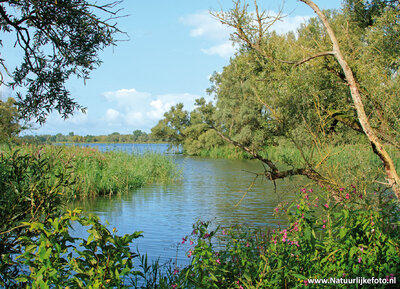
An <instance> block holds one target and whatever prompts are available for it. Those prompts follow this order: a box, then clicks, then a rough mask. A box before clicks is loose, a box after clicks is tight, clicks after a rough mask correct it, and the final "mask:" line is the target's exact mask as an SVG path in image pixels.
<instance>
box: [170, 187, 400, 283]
mask: <svg viewBox="0 0 400 289" xmlns="http://www.w3.org/2000/svg"><path fill="white" fill-rule="evenodd" d="M330 193H331V192H330ZM311 195H313V197H311ZM299 200H300V201H298V202H297V203H292V204H283V205H282V206H280V207H279V208H276V209H275V210H276V212H277V213H284V214H285V215H287V217H288V219H289V222H288V224H289V225H288V226H287V227H286V228H278V229H274V230H271V229H269V230H258V231H254V230H246V229H244V228H242V227H234V228H228V229H226V228H225V229H222V230H216V231H211V232H210V231H209V230H208V226H209V223H204V222H199V223H197V224H195V226H194V229H193V232H192V234H191V235H190V236H187V237H185V239H186V240H188V242H191V243H192V244H193V246H192V248H191V249H190V250H189V252H188V257H190V258H192V262H191V264H190V265H189V266H187V267H185V268H182V269H181V270H180V273H179V274H175V275H174V278H173V279H172V280H171V284H172V286H173V288H303V287H304V286H307V285H308V284H309V283H311V282H315V281H314V280H315V279H329V280H330V278H336V279H335V280H339V279H340V278H342V279H346V281H342V282H352V280H353V281H354V282H356V281H355V279H356V278H357V277H365V278H372V277H374V278H383V279H385V280H386V279H390V278H394V277H398V276H395V275H396V274H397V273H398V268H399V267H400V245H399V244H400V242H399V241H400V234H399V231H398V230H397V228H398V226H399V207H398V205H397V204H396V203H395V202H394V201H392V200H391V199H390V194H386V193H381V194H376V196H375V195H372V196H368V195H366V194H365V193H361V192H358V191H357V190H356V189H355V188H354V187H350V188H349V189H347V190H345V189H343V188H341V189H340V192H337V194H336V197H335V199H332V198H323V197H322V196H319V197H316V196H315V194H314V193H313V192H312V190H310V191H306V190H305V189H303V190H302V193H301V196H300V198H299ZM213 237H214V239H215V237H216V240H214V241H212V238H213ZM176 272H177V269H176V271H175V273H176ZM338 282H340V281H338ZM331 286H332V287H334V288H345V287H346V288H347V287H348V286H349V284H331ZM351 286H352V287H353V288H358V286H359V285H357V284H355V283H353V284H352V285H351ZM379 286H381V287H382V288H383V287H385V286H387V285H384V284H374V288H379Z"/></svg>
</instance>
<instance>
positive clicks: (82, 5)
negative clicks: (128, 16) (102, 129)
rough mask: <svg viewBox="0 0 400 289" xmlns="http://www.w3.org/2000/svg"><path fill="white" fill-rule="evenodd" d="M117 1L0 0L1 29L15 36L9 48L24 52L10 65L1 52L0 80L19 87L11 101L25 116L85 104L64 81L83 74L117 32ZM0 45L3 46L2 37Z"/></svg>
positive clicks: (36, 116) (66, 110)
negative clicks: (16, 61)
mask: <svg viewBox="0 0 400 289" xmlns="http://www.w3.org/2000/svg"><path fill="white" fill-rule="evenodd" d="M120 2H121V1H114V2H108V3H105V4H98V2H97V1H86V0H55V1H54V0H43V1H34V0H7V1H0V30H1V32H2V33H3V34H6V33H7V34H10V35H13V36H14V39H15V42H14V43H13V46H14V49H19V50H21V51H22V52H23V55H24V56H23V59H21V63H20V64H19V65H18V66H17V67H16V68H15V69H14V68H13V67H9V66H8V65H7V58H6V57H5V56H2V57H0V66H1V67H2V73H7V74H8V75H9V77H10V78H11V81H10V82H7V83H5V77H4V75H3V74H2V75H1V78H0V81H1V82H0V85H7V86H9V87H11V88H12V89H18V91H17V97H16V100H17V102H16V105H17V106H18V109H19V111H20V113H21V116H22V117H23V118H24V119H34V120H36V121H38V122H40V123H43V122H44V121H45V120H46V117H47V115H48V114H49V113H50V112H51V111H52V110H56V111H58V112H59V113H60V114H61V115H62V116H63V117H64V118H66V117H68V116H69V115H71V114H72V113H73V112H74V110H76V109H81V110H84V108H83V107H82V106H81V105H79V104H78V103H77V102H76V101H75V100H74V98H73V96H71V94H70V92H69V91H68V89H67V88H66V81H67V80H68V79H69V78H70V77H71V76H73V75H75V76H77V77H78V78H83V79H84V80H85V79H87V78H88V77H89V73H90V71H92V70H93V69H94V68H95V67H96V66H98V65H99V64H100V63H101V61H100V58H99V56H98V52H99V51H100V50H102V49H104V48H105V47H107V46H110V45H114V44H115V42H116V41H117V40H116V38H115V37H116V35H117V34H118V33H120V32H121V31H120V30H119V29H118V28H117V26H116V23H115V19H116V18H118V17H119V14H120V10H119V9H118V4H119V3H120ZM0 45H1V47H3V48H4V46H3V45H4V43H3V42H2V41H1V40H0ZM0 53H1V51H0ZM1 54H3V53H1ZM1 54H0V55H1Z"/></svg>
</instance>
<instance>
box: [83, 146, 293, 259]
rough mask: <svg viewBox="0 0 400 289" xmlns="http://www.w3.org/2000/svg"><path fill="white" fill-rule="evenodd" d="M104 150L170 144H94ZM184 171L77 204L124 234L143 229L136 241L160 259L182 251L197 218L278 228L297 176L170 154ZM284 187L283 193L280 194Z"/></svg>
mask: <svg viewBox="0 0 400 289" xmlns="http://www.w3.org/2000/svg"><path fill="white" fill-rule="evenodd" d="M90 146H94V147H96V146H97V147H98V148H99V150H101V151H107V150H122V151H125V152H128V153H131V152H136V153H143V152H144V151H146V150H150V151H156V152H159V153H166V151H167V145H166V144H152V145H148V144H147V145H145V144H143V145H138V144H112V145H105V144H91V145H90ZM171 157H172V158H173V159H174V161H175V162H176V164H177V166H178V167H180V168H181V170H182V180H180V181H178V182H174V183H170V184H164V185H163V184H151V185H146V186H144V187H143V188H141V189H137V190H135V191H132V192H130V193H129V194H124V195H121V196H114V197H111V198H108V197H101V198H97V199H94V200H86V201H83V202H80V203H77V204H75V205H77V206H78V207H81V208H83V209H84V210H85V211H86V212H89V213H94V214H96V215H98V216H99V217H100V218H101V220H103V221H105V220H107V221H108V222H109V223H110V227H111V228H113V227H115V228H117V230H118V233H119V234H126V233H131V232H133V231H143V235H144V238H140V239H138V240H137V241H135V242H134V244H133V246H134V247H135V249H136V246H137V248H138V249H139V251H140V252H141V253H145V252H147V253H148V256H149V258H150V259H151V260H155V259H156V258H158V257H159V258H160V261H161V263H163V262H164V261H167V260H169V259H171V258H175V257H176V254H177V245H178V244H180V242H181V240H182V237H184V236H186V235H188V234H190V233H191V231H192V224H193V223H195V222H196V221H197V220H205V221H207V220H211V221H212V224H213V226H217V225H221V226H229V225H233V224H242V225H244V226H249V227H258V226H265V225H267V226H272V227H277V226H279V224H280V223H282V222H284V220H281V219H279V218H278V219H277V218H276V217H274V216H273V211H274V208H275V207H276V206H277V204H278V203H279V202H281V201H282V200H287V199H288V198H290V196H291V195H293V191H294V188H293V181H290V180H285V181H278V182H277V188H278V190H277V192H275V188H274V184H273V183H272V182H269V181H266V180H265V179H263V178H262V177H259V178H257V179H256V181H255V183H254V186H253V187H252V189H251V190H249V191H248V192H247V193H246V191H247V189H248V187H249V186H250V185H251V184H252V183H253V181H254V179H255V174H254V173H257V172H258V173H260V172H262V171H263V170H264V169H263V166H262V165H261V163H260V162H259V161H256V160H226V159H210V158H199V157H187V156H182V155H171ZM278 192H279V193H278ZM186 250H187V248H181V249H180V250H178V257H177V260H178V265H179V264H185V263H186V262H187V259H188V258H187V257H186V256H185V251H186Z"/></svg>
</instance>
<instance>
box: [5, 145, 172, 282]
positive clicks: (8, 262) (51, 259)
mask: <svg viewBox="0 0 400 289" xmlns="http://www.w3.org/2000/svg"><path fill="white" fill-rule="evenodd" d="M111 159H114V160H115V161H114V162H111ZM94 163H96V164H94ZM122 163H130V164H129V165H125V167H123V166H122ZM103 169H104V171H103ZM93 170H97V173H98V174H99V175H100V176H96V178H97V179H93V177H92V179H91V176H88V174H89V173H95V172H93ZM175 173H176V169H175V166H174V165H173V163H172V161H171V160H170V159H167V158H163V157H161V156H159V155H156V154H147V155H143V156H129V155H127V154H123V153H107V154H102V153H100V152H98V151H95V150H91V149H81V148H75V147H72V148H63V147H51V146H44V147H34V146H29V147H20V148H18V149H13V150H11V151H7V152H5V151H1V153H0V191H1V194H0V258H1V259H0V287H2V288H3V287H5V288H132V286H133V285H134V286H136V287H137V288H140V287H141V286H142V284H144V283H145V282H148V280H147V279H146V278H147V276H148V275H150V272H149V269H148V265H147V261H146V262H144V261H145V259H144V256H140V255H139V254H137V253H133V252H132V250H131V246H132V244H131V243H132V241H133V240H134V239H136V238H138V237H140V236H141V232H134V233H132V234H127V235H124V236H118V235H116V234H115V232H116V229H115V228H114V229H113V230H112V232H110V230H109V229H108V228H107V227H106V226H105V225H103V224H101V223H100V221H99V218H98V217H96V216H85V215H83V214H81V213H80V211H79V210H76V209H75V210H72V211H70V210H67V211H66V212H65V210H64V204H65V200H66V199H67V198H69V197H70V196H71V195H73V196H79V197H83V196H84V195H83V194H88V195H89V194H90V195H93V193H91V192H90V191H84V188H85V189H86V190H90V189H93V190H95V193H104V192H107V193H110V192H119V193H120V192H121V191H122V190H125V189H126V190H129V189H132V188H136V187H137V186H140V185H142V184H144V183H145V182H150V181H167V180H170V179H171V177H175V176H176V174H175ZM86 174H87V175H86ZM106 177H107V179H111V180H112V181H113V183H114V184H112V183H111V182H110V183H105V180H103V178H104V179H105V178H106ZM122 177H127V178H129V179H132V180H129V182H128V180H127V181H126V182H123V180H122ZM94 181H97V182H98V183H97V184H94V183H90V182H94ZM102 182H103V183H102ZM86 185H89V188H86ZM114 190H115V191H114ZM78 227H80V228H81V229H85V228H87V230H86V231H87V233H88V236H87V237H86V238H82V237H75V236H74V233H73V229H76V228H78ZM136 259H137V260H138V262H137V264H138V266H137V268H136V269H135V266H136V264H134V261H135V260H136ZM152 266H153V268H154V269H158V268H159V266H158V265H156V264H155V265H152ZM151 272H153V271H151ZM155 274H156V275H157V272H156V273H155ZM154 282H155V281H154V280H153V283H154Z"/></svg>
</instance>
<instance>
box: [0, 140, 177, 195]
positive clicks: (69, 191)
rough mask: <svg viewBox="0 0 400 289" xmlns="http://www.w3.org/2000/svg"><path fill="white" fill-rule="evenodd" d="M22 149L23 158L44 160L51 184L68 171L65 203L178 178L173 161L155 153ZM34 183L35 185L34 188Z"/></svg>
mask: <svg viewBox="0 0 400 289" xmlns="http://www.w3.org/2000/svg"><path fill="white" fill-rule="evenodd" d="M21 148H22V150H23V151H24V152H23V153H22V154H21V155H24V154H25V157H26V158H27V159H30V158H31V156H35V155H37V156H38V157H39V158H42V160H41V162H42V163H43V165H46V166H49V169H48V171H47V173H48V182H49V185H53V184H54V185H55V184H57V183H58V182H60V181H62V179H60V175H59V172H60V171H64V170H66V169H69V172H70V173H69V175H70V177H71V178H72V179H73V183H71V185H70V186H69V187H64V189H63V191H62V197H63V198H64V199H65V200H67V199H68V200H71V199H75V198H86V197H95V196H99V195H113V194H121V193H126V192H130V191H132V190H133V189H136V188H139V187H141V186H143V185H144V184H147V183H151V182H168V181H173V180H175V179H177V178H178V177H179V172H178V170H177V169H176V166H175V164H174V163H173V161H172V160H171V159H170V158H169V157H167V156H163V155H160V154H156V153H145V154H143V155H134V154H127V153H123V152H106V153H102V152H99V151H98V150H96V149H92V148H80V147H66V146H65V147H61V146H51V145H47V146H39V147H37V146H33V145H27V146H22V147H21ZM13 153H14V151H13V150H11V151H10V152H8V153H5V154H4V156H5V158H7V160H8V162H9V163H10V165H11V164H14V161H15V158H12V157H11V155H12V154H13ZM17 154H18V152H17ZM6 155H8V157H6ZM50 160H51V161H50ZM39 167H40V166H39ZM32 171H35V170H32ZM65 175H67V174H64V176H65ZM32 181H36V180H32ZM33 184H34V182H32V184H31V185H33ZM26 191H29V188H27V189H26Z"/></svg>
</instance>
